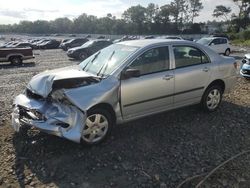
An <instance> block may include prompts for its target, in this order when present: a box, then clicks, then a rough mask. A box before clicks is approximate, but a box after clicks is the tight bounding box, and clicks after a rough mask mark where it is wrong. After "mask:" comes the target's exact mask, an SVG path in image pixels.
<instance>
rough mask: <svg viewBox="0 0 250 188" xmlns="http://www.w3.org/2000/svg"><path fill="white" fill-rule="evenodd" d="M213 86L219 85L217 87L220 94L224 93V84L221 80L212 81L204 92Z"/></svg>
mask: <svg viewBox="0 0 250 188" xmlns="http://www.w3.org/2000/svg"><path fill="white" fill-rule="evenodd" d="M214 85H219V86H221V89H222V93H224V91H225V88H226V85H225V82H224V81H223V80H221V79H217V80H214V81H212V82H211V83H210V84H209V85H208V86H207V88H206V90H207V89H208V88H210V87H211V86H214ZM206 90H205V91H206Z"/></svg>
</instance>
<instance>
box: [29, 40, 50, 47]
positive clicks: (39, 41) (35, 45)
mask: <svg viewBox="0 0 250 188" xmlns="http://www.w3.org/2000/svg"><path fill="white" fill-rule="evenodd" d="M48 41H50V40H49V39H40V40H38V41H35V42H33V43H32V47H33V49H38V48H39V45H40V44H42V43H45V42H48Z"/></svg>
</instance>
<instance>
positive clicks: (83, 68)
mask: <svg viewBox="0 0 250 188" xmlns="http://www.w3.org/2000/svg"><path fill="white" fill-rule="evenodd" d="M100 53H101V51H99V52H98V53H97V54H96V55H95V57H94V58H93V59H92V60H91V61H89V62H88V63H87V64H86V65H85V66H84V67H83V68H82V70H85V68H86V67H87V66H88V65H89V63H93V62H94V61H95V60H96V58H97V57H98V56H99V54H100Z"/></svg>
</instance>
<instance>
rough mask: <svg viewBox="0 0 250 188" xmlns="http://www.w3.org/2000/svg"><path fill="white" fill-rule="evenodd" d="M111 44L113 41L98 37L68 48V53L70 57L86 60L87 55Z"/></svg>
mask: <svg viewBox="0 0 250 188" xmlns="http://www.w3.org/2000/svg"><path fill="white" fill-rule="evenodd" d="M111 44H113V43H112V42H111V41H109V40H105V39H96V40H92V41H88V42H86V43H85V44H83V45H82V46H79V47H75V48H70V49H68V51H67V55H68V56H69V57H70V58H75V59H79V60H84V59H86V58H87V57H89V56H91V55H92V54H94V53H96V52H97V51H99V50H101V49H103V48H105V47H107V46H109V45H111Z"/></svg>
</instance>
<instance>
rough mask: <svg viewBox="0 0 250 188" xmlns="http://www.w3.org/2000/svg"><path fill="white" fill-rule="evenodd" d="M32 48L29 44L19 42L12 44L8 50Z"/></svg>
mask: <svg viewBox="0 0 250 188" xmlns="http://www.w3.org/2000/svg"><path fill="white" fill-rule="evenodd" d="M28 47H29V48H32V44H31V43H29V42H19V43H17V44H12V45H10V46H8V48H28Z"/></svg>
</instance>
